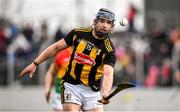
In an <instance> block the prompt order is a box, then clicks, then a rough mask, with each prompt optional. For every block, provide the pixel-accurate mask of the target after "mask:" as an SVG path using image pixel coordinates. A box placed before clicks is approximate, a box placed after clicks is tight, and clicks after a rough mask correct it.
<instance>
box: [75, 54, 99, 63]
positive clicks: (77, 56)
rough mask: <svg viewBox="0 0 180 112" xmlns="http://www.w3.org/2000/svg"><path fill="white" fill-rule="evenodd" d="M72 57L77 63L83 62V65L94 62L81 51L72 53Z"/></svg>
mask: <svg viewBox="0 0 180 112" xmlns="http://www.w3.org/2000/svg"><path fill="white" fill-rule="evenodd" d="M74 59H75V61H76V62H77V63H80V64H84V65H91V66H94V65H95V64H96V63H95V61H94V60H93V59H91V58H90V57H89V56H87V55H85V54H83V53H77V52H75V53H74Z"/></svg>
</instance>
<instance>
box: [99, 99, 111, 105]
mask: <svg viewBox="0 0 180 112" xmlns="http://www.w3.org/2000/svg"><path fill="white" fill-rule="evenodd" d="M98 102H100V103H102V104H104V105H106V104H109V102H110V101H109V100H107V99H106V97H102V99H101V100H98Z"/></svg>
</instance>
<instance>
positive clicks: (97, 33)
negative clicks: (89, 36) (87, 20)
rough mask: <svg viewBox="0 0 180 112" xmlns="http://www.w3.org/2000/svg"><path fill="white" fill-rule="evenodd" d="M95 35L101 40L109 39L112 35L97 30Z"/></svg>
mask: <svg viewBox="0 0 180 112" xmlns="http://www.w3.org/2000/svg"><path fill="white" fill-rule="evenodd" d="M95 33H96V35H97V36H98V37H99V38H100V39H103V38H107V37H109V34H110V33H104V32H101V31H97V29H96V28H95Z"/></svg>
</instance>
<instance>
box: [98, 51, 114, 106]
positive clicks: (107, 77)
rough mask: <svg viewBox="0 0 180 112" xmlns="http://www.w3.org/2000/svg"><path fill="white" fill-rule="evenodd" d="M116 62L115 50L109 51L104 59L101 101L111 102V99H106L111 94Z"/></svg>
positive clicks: (104, 102)
mask: <svg viewBox="0 0 180 112" xmlns="http://www.w3.org/2000/svg"><path fill="white" fill-rule="evenodd" d="M115 62H116V57H115V52H114V51H112V52H110V53H108V54H107V55H106V57H105V59H104V61H103V63H104V66H103V80H102V88H101V92H102V99H101V100H100V101H99V102H101V103H103V104H108V103H109V100H106V99H105V98H106V97H107V96H108V95H109V94H110V90H111V88H112V84H113V74H114V65H115Z"/></svg>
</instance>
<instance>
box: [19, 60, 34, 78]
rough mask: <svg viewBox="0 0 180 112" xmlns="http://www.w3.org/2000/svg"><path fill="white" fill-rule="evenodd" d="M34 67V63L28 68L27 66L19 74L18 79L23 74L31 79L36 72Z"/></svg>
mask: <svg viewBox="0 0 180 112" xmlns="http://www.w3.org/2000/svg"><path fill="white" fill-rule="evenodd" d="M36 67H37V66H36V65H35V64H34V63H31V64H30V65H29V66H27V67H26V68H25V69H24V70H23V71H22V72H21V73H20V74H19V77H22V76H24V75H25V74H27V73H28V74H29V77H30V78H32V76H33V75H34V73H35V71H36Z"/></svg>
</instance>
